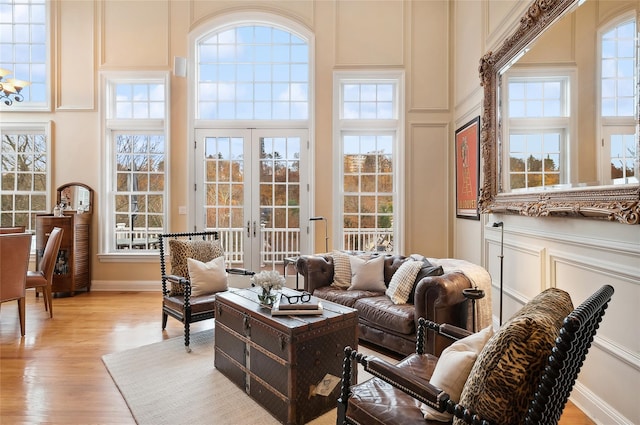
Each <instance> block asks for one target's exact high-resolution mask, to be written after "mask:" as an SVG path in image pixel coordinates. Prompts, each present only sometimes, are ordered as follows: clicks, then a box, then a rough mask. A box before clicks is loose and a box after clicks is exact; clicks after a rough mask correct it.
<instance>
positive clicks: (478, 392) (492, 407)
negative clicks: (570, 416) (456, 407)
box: [454, 288, 573, 425]
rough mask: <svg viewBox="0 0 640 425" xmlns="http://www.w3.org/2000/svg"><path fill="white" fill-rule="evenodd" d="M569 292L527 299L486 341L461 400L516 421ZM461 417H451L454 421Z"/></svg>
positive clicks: (497, 418) (568, 307)
mask: <svg viewBox="0 0 640 425" xmlns="http://www.w3.org/2000/svg"><path fill="white" fill-rule="evenodd" d="M572 310H573V305H572V303H571V298H570V297H569V294H567V293H566V292H564V291H561V290H559V289H555V288H552V289H547V290H546V291H544V292H542V293H540V294H538V295H537V296H536V297H535V298H533V299H532V300H531V301H529V303H527V304H526V305H525V306H524V307H523V308H522V309H521V310H520V312H518V313H516V315H515V316H514V317H512V318H511V319H510V320H509V321H508V322H507V323H505V324H504V325H503V326H502V328H500V329H499V330H498V331H497V332H496V334H495V335H494V336H493V337H492V338H491V339H490V340H489V341H488V342H487V345H486V346H485V347H484V349H483V350H482V352H480V354H479V355H478V359H477V360H476V362H475V364H474V365H473V368H472V369H471V372H470V373H469V378H468V379H467V383H466V384H465V386H464V389H463V390H462V394H461V396H460V404H461V405H462V406H464V407H465V408H467V409H471V410H472V411H474V412H476V413H477V414H478V415H480V416H481V417H482V418H483V419H486V420H488V421H492V422H496V423H498V422H499V423H501V424H505V425H512V424H520V423H521V421H522V418H523V417H524V415H525V414H526V411H527V409H528V408H529V402H530V400H531V399H532V397H533V394H534V392H535V391H536V389H537V380H538V378H539V377H540V375H541V374H542V371H543V369H544V367H545V366H546V363H547V359H548V357H549V350H550V349H551V347H553V345H554V343H555V339H556V338H557V336H558V333H559V331H560V327H561V326H562V322H563V320H564V318H565V317H566V316H567V315H568V314H569V313H570V312H571V311H572ZM463 423H464V422H463V421H461V420H458V419H457V418H454V424H456V425H461V424H463Z"/></svg>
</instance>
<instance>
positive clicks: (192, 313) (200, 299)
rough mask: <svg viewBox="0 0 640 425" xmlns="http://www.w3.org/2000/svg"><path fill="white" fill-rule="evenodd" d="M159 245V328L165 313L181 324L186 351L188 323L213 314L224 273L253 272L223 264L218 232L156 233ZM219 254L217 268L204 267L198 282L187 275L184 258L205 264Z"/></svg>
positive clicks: (186, 261) (223, 283)
mask: <svg viewBox="0 0 640 425" xmlns="http://www.w3.org/2000/svg"><path fill="white" fill-rule="evenodd" d="M159 244H160V272H161V276H162V329H165V328H166V327H167V318H168V317H169V316H171V317H173V318H175V319H177V320H179V321H180V322H182V323H183V324H184V345H185V348H186V350H187V351H188V352H190V351H191V348H189V326H190V324H191V323H194V322H199V321H201V320H207V319H212V318H214V317H215V314H214V303H215V299H216V293H217V292H220V291H225V290H226V289H227V282H226V273H231V274H244V275H252V274H253V272H250V271H246V270H244V269H230V268H225V267H224V251H223V249H222V246H221V245H220V242H219V240H218V232H215V231H206V232H193V233H165V234H162V235H160V240H159ZM167 249H168V250H169V252H168V253H167V251H166V250H167ZM220 257H222V258H221V261H220V267H221V270H217V271H216V270H215V268H213V269H209V268H204V269H203V272H202V278H201V280H202V281H203V282H202V284H200V282H198V281H196V280H194V279H192V278H190V274H189V261H188V259H193V260H196V261H198V262H200V263H209V262H210V261H212V260H214V259H216V258H220ZM167 259H169V260H170V261H169V263H170V265H171V270H170V272H167V262H168V261H167ZM192 264H193V263H192ZM207 270H211V271H213V273H214V274H213V275H206V273H208V271H207ZM221 275H222V276H224V278H222V277H221ZM212 276H213V277H212Z"/></svg>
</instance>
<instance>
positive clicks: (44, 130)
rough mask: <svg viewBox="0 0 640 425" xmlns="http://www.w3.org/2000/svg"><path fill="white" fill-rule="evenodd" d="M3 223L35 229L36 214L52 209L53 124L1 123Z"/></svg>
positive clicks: (30, 229)
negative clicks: (50, 142)
mask: <svg viewBox="0 0 640 425" xmlns="http://www.w3.org/2000/svg"><path fill="white" fill-rule="evenodd" d="M0 137H1V138H2V147H1V151H0V154H1V155H0V157H1V159H0V161H1V163H2V169H1V173H0V189H1V194H0V199H1V204H2V209H1V212H0V224H1V225H2V226H8V227H11V226H25V229H26V230H27V231H31V232H35V230H36V215H37V214H45V213H49V212H51V210H52V208H53V203H52V202H53V201H51V200H50V199H49V192H50V191H49V185H50V161H49V158H50V156H49V155H50V154H49V153H50V147H49V140H50V137H51V125H50V124H49V123H43V124H33V123H28V124H27V123H22V124H0Z"/></svg>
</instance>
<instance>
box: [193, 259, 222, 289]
mask: <svg viewBox="0 0 640 425" xmlns="http://www.w3.org/2000/svg"><path fill="white" fill-rule="evenodd" d="M187 267H188V268H189V280H190V281H191V296H193V297H197V296H199V295H210V294H214V293H216V292H220V291H226V290H227V288H228V286H227V272H226V270H225V266H224V257H217V258H214V259H213V260H211V261H209V262H208V263H203V262H202V261H198V260H194V259H193V258H187Z"/></svg>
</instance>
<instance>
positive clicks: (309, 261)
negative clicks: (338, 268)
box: [296, 255, 333, 294]
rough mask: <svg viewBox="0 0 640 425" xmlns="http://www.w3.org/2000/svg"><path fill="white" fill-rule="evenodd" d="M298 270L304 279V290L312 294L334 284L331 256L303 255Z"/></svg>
mask: <svg viewBox="0 0 640 425" xmlns="http://www.w3.org/2000/svg"><path fill="white" fill-rule="evenodd" d="M296 270H297V271H298V273H300V275H301V276H302V277H304V290H305V291H307V292H309V293H311V294H313V291H315V290H316V289H317V288H320V287H322V286H329V285H331V283H333V258H332V257H331V256H329V255H301V256H300V257H299V258H298V261H296Z"/></svg>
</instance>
